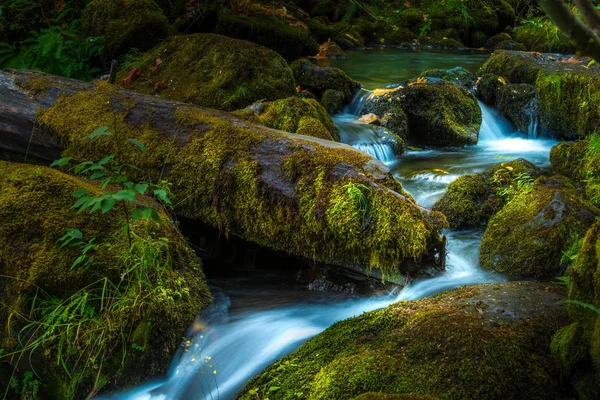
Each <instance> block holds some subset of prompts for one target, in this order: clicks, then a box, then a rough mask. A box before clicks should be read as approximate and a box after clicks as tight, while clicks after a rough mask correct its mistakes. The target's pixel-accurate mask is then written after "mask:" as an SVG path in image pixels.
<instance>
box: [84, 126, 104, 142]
mask: <svg viewBox="0 0 600 400" xmlns="http://www.w3.org/2000/svg"><path fill="white" fill-rule="evenodd" d="M108 129H109V128H108V126H101V127H100V128H98V129H96V130H95V131H94V133H92V134H91V135H89V136H84V137H82V138H81V139H80V140H88V139H89V140H92V139H96V138H97V137H100V136H112V132H110V131H109V130H108Z"/></svg>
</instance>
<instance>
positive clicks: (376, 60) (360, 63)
mask: <svg viewBox="0 0 600 400" xmlns="http://www.w3.org/2000/svg"><path fill="white" fill-rule="evenodd" d="M347 55H348V56H347V57H346V58H345V59H343V60H324V61H322V62H321V63H322V64H323V65H330V66H332V67H338V68H341V69H342V70H344V71H345V72H346V73H347V74H348V75H350V76H351V77H352V78H354V79H356V80H358V81H360V82H361V83H362V84H363V86H364V87H365V89H376V88H381V87H384V86H386V85H389V84H393V83H403V82H405V81H407V80H408V79H411V78H415V77H417V76H419V75H420V74H421V73H422V72H423V71H426V70H428V69H433V68H441V69H449V68H454V67H463V68H466V69H467V70H469V71H471V72H473V73H476V72H477V70H478V69H479V67H481V66H482V65H483V63H484V62H485V61H486V60H487V59H488V58H489V54H483V53H471V52H445V51H431V50H427V51H424V50H423V51H420V50H400V49H396V48H382V49H366V50H351V51H347Z"/></svg>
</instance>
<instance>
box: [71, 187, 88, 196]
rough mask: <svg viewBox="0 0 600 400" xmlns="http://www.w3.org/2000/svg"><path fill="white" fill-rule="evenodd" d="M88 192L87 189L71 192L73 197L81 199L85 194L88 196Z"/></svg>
mask: <svg viewBox="0 0 600 400" xmlns="http://www.w3.org/2000/svg"><path fill="white" fill-rule="evenodd" d="M88 193H89V191H88V190H87V189H79V190H76V191H74V192H73V195H72V196H73V197H77V198H79V197H81V196H85V195H86V194H88Z"/></svg>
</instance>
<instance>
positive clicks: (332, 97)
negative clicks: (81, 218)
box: [321, 89, 344, 114]
mask: <svg viewBox="0 0 600 400" xmlns="http://www.w3.org/2000/svg"><path fill="white" fill-rule="evenodd" d="M321 105H322V106H323V107H324V108H325V109H326V110H327V112H328V113H329V114H335V113H336V112H338V111H340V109H341V108H342V106H343V105H344V93H342V92H340V91H339V90H333V89H327V90H326V91H325V92H323V95H322V96H321Z"/></svg>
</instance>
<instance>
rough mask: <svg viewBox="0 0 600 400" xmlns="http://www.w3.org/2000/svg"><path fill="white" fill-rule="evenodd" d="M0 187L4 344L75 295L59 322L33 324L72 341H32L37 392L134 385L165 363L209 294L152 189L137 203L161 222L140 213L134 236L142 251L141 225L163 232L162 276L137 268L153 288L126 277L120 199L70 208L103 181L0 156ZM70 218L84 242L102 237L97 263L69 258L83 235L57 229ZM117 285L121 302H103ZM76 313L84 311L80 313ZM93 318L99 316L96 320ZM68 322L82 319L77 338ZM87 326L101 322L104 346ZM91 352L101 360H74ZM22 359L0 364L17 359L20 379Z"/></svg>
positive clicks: (0, 333) (66, 394)
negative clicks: (107, 206) (71, 236)
mask: <svg viewBox="0 0 600 400" xmlns="http://www.w3.org/2000/svg"><path fill="white" fill-rule="evenodd" d="M0 187H1V188H2V190H1V191H0V216H1V222H0V274H1V276H0V297H1V298H2V303H3V305H4V306H3V307H1V308H0V325H2V326H3V327H4V328H3V329H2V330H0V347H1V348H3V349H5V351H6V352H7V353H10V352H11V351H14V350H19V343H18V341H17V338H20V340H22V341H21V345H22V346H23V347H25V348H27V346H28V345H31V341H33V340H35V339H36V338H37V337H38V336H37V335H38V334H39V332H32V329H25V330H24V331H21V329H22V328H23V327H24V326H25V325H27V324H28V323H29V322H31V320H32V319H37V318H41V317H42V316H44V315H48V314H47V313H48V311H47V310H48V308H50V309H51V308H52V307H55V306H57V305H58V304H60V303H61V302H64V303H63V304H67V303H72V302H75V303H74V304H77V305H73V306H72V307H71V309H69V310H66V311H65V313H67V314H68V315H70V316H67V315H62V316H58V315H57V316H56V318H57V319H54V320H52V324H54V323H55V324H57V325H55V326H53V327H52V328H50V327H49V326H48V327H46V326H43V327H41V326H38V327H37V328H38V329H42V330H45V329H46V328H47V329H54V332H55V335H57V336H59V337H62V338H63V339H64V340H66V341H68V342H64V343H63V342H59V340H57V339H56V337H55V338H54V340H52V339H50V340H49V342H47V343H46V345H44V346H41V347H40V348H39V349H38V350H37V351H33V354H32V357H31V361H32V363H33V364H32V365H30V366H28V369H29V368H34V369H35V372H36V374H39V378H41V380H42V383H43V386H42V387H41V389H40V395H42V397H45V398H60V399H72V398H83V397H85V395H86V394H87V392H89V391H91V390H92V388H95V389H96V390H100V389H101V388H102V387H103V386H104V388H105V389H115V388H119V387H121V388H122V387H129V386H132V385H135V384H137V383H141V382H143V381H146V380H147V379H149V378H151V377H153V376H157V375H162V374H164V373H166V372H167V370H168V367H169V364H170V362H171V359H172V357H173V356H174V355H175V352H176V351H177V349H178V347H179V345H180V342H181V340H182V335H184V334H185V332H186V329H187V328H188V327H189V326H190V324H191V323H192V322H193V321H194V318H195V316H196V315H197V313H198V312H199V311H200V310H201V309H202V308H203V307H204V306H206V305H207V304H208V303H209V302H210V299H211V298H210V293H209V291H208V287H207V285H206V282H205V279H204V274H203V272H202V268H201V261H200V259H199V258H198V257H197V256H196V254H195V252H194V250H192V249H191V248H190V247H189V246H188V244H187V242H186V240H185V238H184V237H183V236H182V235H181V233H180V232H179V231H178V229H177V227H176V226H175V225H174V224H173V223H172V222H171V220H170V218H169V217H168V216H167V215H166V213H164V212H162V211H160V209H159V208H158V206H157V205H156V204H154V203H153V202H152V201H151V200H150V199H148V198H142V197H140V198H139V201H138V203H137V206H138V207H156V210H157V211H158V212H159V213H160V216H161V220H162V222H161V224H160V225H158V224H156V223H154V222H150V223H149V224H148V225H146V223H145V222H144V221H143V220H140V221H138V222H136V223H132V225H131V232H132V235H134V239H133V243H134V245H135V246H138V247H137V248H139V250H140V251H142V250H143V246H144V245H146V246H147V245H148V243H145V242H140V241H136V239H135V235H136V234H141V232H143V231H145V230H150V231H153V232H155V234H156V235H157V237H164V238H165V240H164V242H163V243H164V247H163V246H158V247H157V248H155V249H154V250H155V251H157V253H155V254H153V256H154V257H159V260H158V264H160V265H161V266H162V268H164V270H163V271H162V272H161V275H162V276H161V277H160V278H158V273H157V271H156V272H153V271H147V274H148V275H147V276H146V275H145V272H144V271H143V270H140V271H139V273H140V274H141V275H140V276H144V278H141V279H148V280H149V285H153V287H156V288H157V290H158V289H160V292H159V291H156V292H153V291H152V290H151V289H149V288H146V289H143V290H141V289H138V288H137V285H139V284H140V282H136V283H135V284H134V283H131V281H129V280H123V275H121V274H122V273H123V271H122V270H121V269H119V268H118V267H117V265H119V263H123V262H127V260H125V261H124V260H120V259H119V256H118V255H129V256H131V257H133V256H132V254H133V253H132V252H135V250H130V249H129V247H130V246H129V244H128V242H127V237H126V235H125V234H123V233H122V226H121V225H122V224H121V223H120V222H119V220H121V219H122V218H123V216H122V215H121V214H120V213H119V212H118V211H116V209H115V210H112V211H109V212H107V213H106V214H102V213H100V212H98V213H92V214H89V213H87V212H83V213H77V212H76V211H75V210H74V209H73V208H72V206H73V203H74V202H75V200H76V199H75V198H74V197H73V192H74V191H76V190H81V189H86V190H88V191H89V193H90V194H92V195H94V196H100V195H102V194H103V191H102V190H100V189H99V188H98V187H97V186H95V185H94V184H92V183H90V182H89V181H86V180H82V179H79V178H75V177H72V176H70V175H66V174H63V173H61V172H59V171H57V170H53V169H49V168H46V167H42V166H31V165H23V164H12V163H7V162H0ZM119 210H120V208H119ZM67 228H74V229H78V230H79V231H80V232H81V233H82V241H83V242H84V243H85V244H88V241H89V240H90V239H93V242H92V243H95V244H97V245H98V247H97V248H92V249H91V250H88V253H87V254H88V256H89V257H93V259H92V260H93V263H92V264H91V265H88V266H87V267H86V266H85V263H81V264H79V265H78V266H75V267H73V263H74V262H75V260H76V259H77V258H78V257H79V256H81V255H82V247H83V245H82V246H65V247H62V246H61V243H60V242H59V238H61V237H62V236H63V235H65V232H66V230H67ZM108 243H110V244H111V248H112V250H109V248H108V246H107V244H108ZM71 244H74V242H73V243H71ZM140 246H142V247H140ZM154 246H156V244H154ZM144 251H149V249H147V248H146V249H145V250H144ZM146 257H148V258H147V259H146V261H147V262H149V263H152V260H151V259H150V258H151V255H150V254H149V253H148V254H147V255H146ZM169 259H170V260H171V263H169V262H168V260H169ZM88 260H89V259H88ZM152 265H155V264H152ZM138 268H139V266H138ZM104 278H107V279H108V280H109V281H104V280H103V279H104ZM158 279H160V281H158ZM110 282H112V283H110ZM119 282H120V285H121V288H120V292H118V293H116V292H115V288H114V287H113V286H112V285H113V284H115V285H116V284H119ZM126 285H129V286H126ZM134 285H135V286H136V287H135V288H134ZM103 287H104V289H103ZM125 288H128V290H131V291H132V292H133V293H135V291H136V290H140V292H139V297H137V298H128V297H126V296H125V295H124V294H123V293H125V292H127V290H125ZM103 290H105V292H103ZM100 293H106V299H105V303H104V306H105V308H104V310H102V309H101V303H100V300H95V299H96V297H95V296H99V294H100ZM116 295H121V296H124V297H123V298H122V299H120V300H119V301H120V302H121V303H120V305H119V306H118V307H117V308H114V307H113V308H106V307H108V304H109V302H110V301H114V300H113V299H110V298H109V297H110V296H116ZM83 296H86V297H85V298H84V297H83ZM33 299H36V300H33ZM150 299H151V300H150ZM31 301H33V303H31ZM79 307H81V309H79ZM44 310H46V311H44ZM80 315H85V316H84V317H83V318H79V316H80ZM23 316H26V318H22V317H23ZM86 316H87V317H86ZM86 318H87V319H86ZM80 320H85V321H87V323H84V324H83V325H82V326H81V327H80V328H78V327H77V326H76V324H77V322H79V321H80ZM90 320H93V321H95V324H100V325H94V324H91V323H90V322H89V321H90ZM60 324H63V325H60ZM69 324H73V325H72V326H71V329H75V330H76V329H81V333H80V335H81V340H80V341H72V342H70V340H72V338H73V334H68V332H66V331H65V329H66V327H68V326H69ZM33 329H35V327H34V328H33ZM88 329H95V330H96V332H97V333H92V335H101V334H102V335H104V337H103V341H104V342H103V344H104V346H105V347H104V348H103V349H100V348H98V349H93V350H91V352H90V349H89V348H88V347H87V346H88V345H87V344H86V343H82V341H84V340H85V337H86V335H87V336H89V334H90V333H89V331H88ZM71 333H73V331H72V332H71ZM92 342H93V341H92ZM67 343H68V344H67ZM136 346H137V347H136ZM67 347H68V348H67ZM136 348H137V350H136ZM140 349H141V350H140ZM29 350H32V349H31V348H30V349H28V350H26V351H25V352H24V353H23V359H27V358H29ZM33 350H34V349H33ZM61 352H62V355H60V354H61ZM93 354H95V355H96V356H97V357H98V359H97V363H93V360H90V363H93V364H88V362H78V360H79V361H81V360H80V359H79V358H80V357H81V356H84V357H90V356H91V355H93ZM18 359H20V358H19V357H18V356H17V358H15V359H14V360H13V361H14V362H15V363H16V364H14V365H11V364H10V363H9V359H3V360H2V363H0V370H5V371H7V370H8V371H9V373H12V372H13V370H12V368H13V367H14V368H16V376H15V377H16V378H19V379H20V378H21V377H22V376H21V364H18ZM59 359H62V360H63V361H64V363H65V366H66V367H68V368H69V370H70V373H71V376H69V375H67V372H66V371H65V370H64V369H63V366H62V365H61V364H59V363H57V360H59ZM121 359H122V360H123V362H122V363H121ZM86 361H88V360H86ZM86 366H87V367H86ZM1 374H2V372H0V376H1ZM98 377H100V378H101V379H100V380H98ZM94 382H96V384H94ZM96 385H97V386H96ZM10 393H12V392H9V397H10V396H11V394H10Z"/></svg>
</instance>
